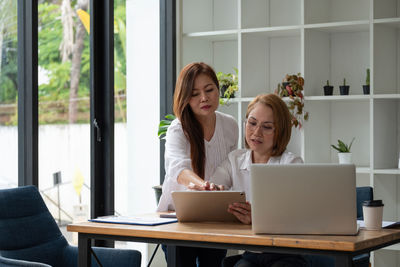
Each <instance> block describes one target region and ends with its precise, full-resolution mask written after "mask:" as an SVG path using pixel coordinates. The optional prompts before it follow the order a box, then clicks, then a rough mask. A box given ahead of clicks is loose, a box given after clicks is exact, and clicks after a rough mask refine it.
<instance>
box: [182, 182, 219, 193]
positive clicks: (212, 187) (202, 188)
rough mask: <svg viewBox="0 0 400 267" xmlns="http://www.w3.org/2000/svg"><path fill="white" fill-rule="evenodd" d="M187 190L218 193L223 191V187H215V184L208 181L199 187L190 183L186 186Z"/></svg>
mask: <svg viewBox="0 0 400 267" xmlns="http://www.w3.org/2000/svg"><path fill="white" fill-rule="evenodd" d="M188 188H189V189H190V190H196V191H220V190H224V186H223V185H217V184H214V183H210V182H209V181H205V182H204V183H203V184H201V185H197V184H194V183H190V184H189V185H188Z"/></svg>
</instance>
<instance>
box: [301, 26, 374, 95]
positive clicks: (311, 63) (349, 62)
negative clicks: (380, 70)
mask: <svg viewBox="0 0 400 267" xmlns="http://www.w3.org/2000/svg"><path fill="white" fill-rule="evenodd" d="M304 42H305V43H304V79H305V82H306V84H305V89H304V90H305V95H309V96H319V95H320V96H322V95H323V86H324V85H325V84H326V81H327V80H329V84H330V85H332V86H334V89H333V90H334V94H336V95H337V94H338V93H339V85H342V84H343V79H344V78H346V84H347V85H350V92H349V94H350V96H353V95H355V96H356V98H358V97H359V96H360V95H361V96H362V93H363V91H362V86H361V85H362V83H363V82H364V81H365V71H366V69H367V68H370V32H369V31H356V32H344V31H342V32H323V31H321V30H320V29H319V28H309V29H305V31H304ZM363 97H364V96H363Z"/></svg>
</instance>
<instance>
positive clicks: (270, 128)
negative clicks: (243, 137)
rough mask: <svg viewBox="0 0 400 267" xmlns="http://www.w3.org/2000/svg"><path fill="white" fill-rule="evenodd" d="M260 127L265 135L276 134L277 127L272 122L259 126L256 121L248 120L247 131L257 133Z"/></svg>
mask: <svg viewBox="0 0 400 267" xmlns="http://www.w3.org/2000/svg"><path fill="white" fill-rule="evenodd" d="M258 127H260V130H261V132H262V134H263V135H270V134H272V133H274V132H275V127H274V124H273V123H272V122H267V123H260V124H257V122H255V121H249V120H246V128H247V130H249V131H252V132H255V131H256V130H257V128H258Z"/></svg>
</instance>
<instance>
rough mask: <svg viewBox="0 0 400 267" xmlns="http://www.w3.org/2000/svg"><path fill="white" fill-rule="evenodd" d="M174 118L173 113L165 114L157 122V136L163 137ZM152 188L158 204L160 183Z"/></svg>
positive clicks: (160, 189)
mask: <svg viewBox="0 0 400 267" xmlns="http://www.w3.org/2000/svg"><path fill="white" fill-rule="evenodd" d="M175 118H176V117H175V115H173V114H167V115H165V120H161V121H160V123H159V124H158V138H160V139H165V135H166V133H167V130H168V127H169V126H170V125H171V122H172V121H173V120H175ZM153 189H154V193H155V196H156V202H157V205H158V202H159V200H160V197H161V194H162V185H155V186H153Z"/></svg>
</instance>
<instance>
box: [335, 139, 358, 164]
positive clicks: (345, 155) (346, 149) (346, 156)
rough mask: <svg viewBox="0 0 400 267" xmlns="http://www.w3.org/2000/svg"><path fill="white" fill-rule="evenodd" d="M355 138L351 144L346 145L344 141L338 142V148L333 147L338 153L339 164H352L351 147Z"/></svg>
mask: <svg viewBox="0 0 400 267" xmlns="http://www.w3.org/2000/svg"><path fill="white" fill-rule="evenodd" d="M354 139H355V137H353V139H352V140H351V142H350V144H349V145H347V144H345V143H344V142H343V141H342V140H340V139H339V140H338V144H337V146H335V145H331V146H332V147H333V148H334V149H336V150H337V151H338V157H339V163H340V164H346V163H352V160H351V151H350V149H351V146H352V145H353V141H354Z"/></svg>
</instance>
